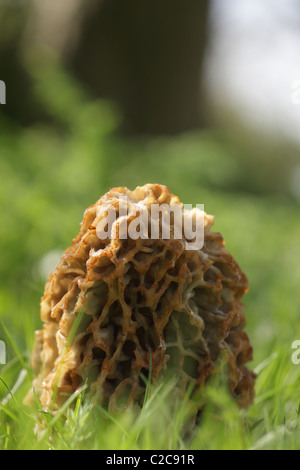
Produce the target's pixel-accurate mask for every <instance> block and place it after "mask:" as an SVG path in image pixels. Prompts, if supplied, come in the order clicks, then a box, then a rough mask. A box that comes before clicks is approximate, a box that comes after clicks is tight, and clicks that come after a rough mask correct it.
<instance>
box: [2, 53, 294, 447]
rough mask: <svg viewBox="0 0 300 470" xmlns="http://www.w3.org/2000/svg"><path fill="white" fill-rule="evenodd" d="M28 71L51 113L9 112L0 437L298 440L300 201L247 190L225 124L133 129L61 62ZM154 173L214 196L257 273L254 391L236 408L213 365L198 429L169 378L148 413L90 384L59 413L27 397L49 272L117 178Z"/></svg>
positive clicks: (228, 230) (51, 442)
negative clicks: (107, 397)
mask: <svg viewBox="0 0 300 470" xmlns="http://www.w3.org/2000/svg"><path fill="white" fill-rule="evenodd" d="M47 63H48V62H47ZM31 70H32V73H33V74H34V75H35V77H36V83H37V87H36V93H37V94H38V95H39V96H40V99H41V101H42V102H43V103H44V105H45V107H46V108H47V110H48V112H49V116H50V117H51V119H50V121H49V123H48V124H40V125H35V126H32V127H29V128H25V129H20V128H19V127H18V126H17V125H16V124H15V123H12V122H9V121H8V120H6V119H4V118H3V117H1V115H0V124H1V126H0V174H1V176H2V184H1V186H0V201H1V206H2V208H3V209H2V214H1V226H0V240H1V247H2V250H1V264H0V278H1V283H0V320H1V322H0V340H3V341H5V343H6V347H7V358H8V360H7V364H6V365H2V366H1V365H0V449H123V450H125V449H185V448H186V449H244V450H245V449H299V448H300V428H299V415H300V399H299V386H300V366H296V365H294V364H293V363H292V360H291V356H292V353H293V352H294V350H293V349H292V343H293V342H294V341H295V340H298V339H300V317H299V311H300V296H299V294H298V291H299V285H300V266H299V259H300V217H299V216H300V208H299V206H297V205H295V204H294V203H293V202H292V201H290V200H289V198H288V197H286V198H283V197H279V196H278V195H277V194H276V191H275V190H274V191H273V192H272V193H269V194H265V195H261V194H257V193H255V192H254V191H253V192H252V193H251V192H250V191H248V192H245V191H243V190H239V191H238V190H237V189H236V188H237V187H238V184H237V181H240V179H241V175H242V177H243V178H244V179H245V169H244V166H243V161H242V159H241V160H239V159H238V158H236V157H232V155H231V152H230V148H228V147H226V146H225V145H224V144H223V142H222V139H220V136H218V134H217V133H213V132H200V133H191V134H187V135H184V136H181V137H175V138H161V139H155V140H151V141H149V140H145V139H140V140H139V141H135V142H133V141H131V140H128V139H125V138H122V137H121V136H120V135H118V133H117V132H116V131H117V128H118V122H119V117H118V115H117V114H116V112H115V111H112V110H111V108H110V107H108V106H107V105H106V104H105V103H101V102H99V103H98V102H91V101H90V100H89V98H88V96H86V94H85V93H84V92H82V91H81V90H78V88H77V85H76V84H74V83H73V82H72V79H71V78H70V77H68V76H67V75H65V74H64V72H63V71H62V70H61V69H60V68H59V66H58V65H57V64H55V63H53V64H52V66H51V67H50V68H49V69H48V68H47V67H45V66H42V67H38V66H36V65H35V66H32V69H31ZM58 89H59V90H60V93H57V90H58ZM64 91H65V92H64ZM258 171H259V169H258ZM146 182H160V183H163V184H166V185H167V186H169V188H170V189H171V190H172V191H173V192H174V193H176V194H177V195H178V196H179V197H180V198H181V199H182V201H183V202H186V203H193V204H196V203H204V204H205V208H206V211H207V212H209V213H213V214H214V215H215V216H216V223H215V229H216V230H219V231H221V232H222V234H223V235H224V237H225V240H226V241H227V247H228V249H229V250H230V251H231V253H232V254H233V255H234V256H235V258H236V259H237V260H238V261H239V263H240V265H241V267H242V268H243V270H244V271H245V272H246V274H247V276H248V278H249V283H250V292H249V294H247V295H246V297H245V305H246V313H247V319H248V326H247V332H248V334H249V336H250V338H251V341H252V344H253V346H254V360H253V363H252V364H251V365H250V366H251V367H252V368H253V369H255V370H256V372H257V374H258V378H257V383H256V399H255V403H254V404H253V406H252V407H250V409H249V410H248V411H247V412H244V411H241V410H239V409H238V408H237V406H236V404H235V402H234V401H233V400H232V399H231V397H230V396H229V395H228V393H227V391H226V387H224V385H223V382H222V378H220V377H219V378H218V377H216V378H214V380H213V381H212V382H211V383H210V385H209V386H208V388H207V389H206V391H205V395H206V397H205V399H206V402H207V406H206V407H205V409H204V412H203V413H202V416H201V422H200V425H199V427H197V428H196V429H195V431H194V432H193V433H192V434H190V435H189V437H188V438H186V437H184V436H186V432H185V430H186V426H187V423H188V420H189V419H190V416H189V412H190V407H189V400H186V401H180V400H178V399H176V397H175V398H174V400H171V399H170V397H171V396H172V393H173V392H172V391H173V389H174V383H172V382H167V383H162V384H158V386H157V387H155V388H153V387H152V386H150V385H149V384H148V386H147V394H146V398H145V403H144V406H143V409H142V411H141V412H140V413H137V412H136V411H134V410H131V411H127V412H123V413H119V414H117V415H111V414H110V413H108V412H107V411H106V410H104V409H102V408H101V407H99V406H98V405H95V404H92V403H91V402H90V401H89V400H88V399H87V397H86V395H85V386H83V388H81V389H80V390H78V391H77V392H76V393H75V394H74V395H73V396H72V397H70V398H69V400H68V401H67V402H66V404H65V405H64V407H63V408H61V410H60V411H59V413H58V414H57V415H56V416H55V417H53V416H51V415H48V414H47V413H44V412H43V411H42V410H41V408H40V406H39V403H38V401H36V405H35V406H34V407H32V408H29V407H27V406H25V405H23V404H22V403H23V399H24V396H25V394H26V393H27V391H28V389H29V387H30V384H31V380H32V373H31V369H30V365H29V359H30V354H31V350H32V346H33V340H34V330H35V329H37V328H40V327H41V321H40V317H39V302H40V297H41V295H42V293H43V288H44V284H45V281H46V273H47V272H48V271H49V270H50V269H51V268H52V267H54V266H53V264H54V263H55V260H56V259H57V256H58V255H59V254H60V253H61V252H62V250H64V249H65V248H66V247H67V246H69V244H70V242H71V240H72V238H73V237H74V236H75V235H76V233H77V231H78V229H79V222H80V221H81V220H82V215H83V211H84V209H85V208H86V207H87V206H88V205H90V204H91V203H93V202H94V201H95V200H97V199H98V198H99V197H100V196H101V195H102V194H103V193H104V192H106V191H107V190H108V189H109V188H110V187H112V186H120V185H125V186H128V187H130V188H134V187H135V186H137V185H142V184H144V183H146ZM248 186H249V187H251V181H249V184H248ZM170 403H171V404H170ZM65 417H67V419H65ZM37 426H38V427H39V429H40V432H39V433H38V435H36V434H35V430H36V428H37Z"/></svg>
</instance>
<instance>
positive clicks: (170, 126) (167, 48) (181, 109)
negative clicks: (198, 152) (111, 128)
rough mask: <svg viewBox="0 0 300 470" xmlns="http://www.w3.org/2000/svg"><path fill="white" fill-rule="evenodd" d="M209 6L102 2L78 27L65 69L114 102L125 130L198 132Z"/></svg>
mask: <svg viewBox="0 0 300 470" xmlns="http://www.w3.org/2000/svg"><path fill="white" fill-rule="evenodd" d="M208 6H209V0H201V1H200V0H125V1H124V0H103V1H102V2H100V3H99V5H98V7H97V8H96V9H94V10H93V11H92V12H91V14H90V15H89V16H88V17H86V19H85V20H84V22H83V24H82V25H81V32H80V36H79V42H78V47H77V49H76V50H75V51H74V52H73V54H71V56H69V65H70V67H71V69H72V70H73V71H74V72H75V74H76V75H77V76H78V77H79V78H80V79H81V80H82V81H83V82H84V83H86V84H87V85H88V86H89V88H90V90H91V91H92V93H93V94H94V95H95V96H97V97H99V96H100V97H108V98H112V99H114V100H115V101H116V102H117V103H118V104H119V105H120V107H121V110H122V111H123V113H124V115H125V127H126V130H127V131H133V132H138V133H154V134H156V133H159V134H161V133H167V134H174V133H178V132H182V131H185V130H188V129H192V128H197V127H201V126H203V125H204V123H205V111H204V109H203V100H202V99H201V80H200V77H201V70H202V67H203V57H204V52H205V46H206V39H207V19H208Z"/></svg>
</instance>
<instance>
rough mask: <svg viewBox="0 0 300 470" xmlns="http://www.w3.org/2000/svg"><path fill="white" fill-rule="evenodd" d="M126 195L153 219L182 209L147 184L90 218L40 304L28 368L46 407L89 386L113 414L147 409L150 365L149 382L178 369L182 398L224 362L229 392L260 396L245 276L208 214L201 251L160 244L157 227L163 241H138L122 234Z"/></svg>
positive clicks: (244, 401) (108, 198)
mask: <svg viewBox="0 0 300 470" xmlns="http://www.w3.org/2000/svg"><path fill="white" fill-rule="evenodd" d="M124 197H126V198H127V207H129V208H130V207H131V206H133V205H134V206H135V207H136V205H137V204H138V205H140V206H141V205H142V206H141V207H143V209H145V208H146V210H147V211H148V213H149V214H150V206H151V205H152V204H159V205H161V204H166V205H168V206H172V207H174V205H179V206H180V207H182V204H181V203H180V201H179V199H178V198H177V197H175V196H174V195H173V194H172V193H171V192H170V191H169V190H168V188H166V187H165V186H161V185H157V184H156V185H152V184H147V185H145V186H143V187H138V188H136V189H135V190H134V191H129V190H128V189H127V188H124V187H121V188H115V189H112V190H111V191H109V192H108V193H107V194H105V195H104V196H103V197H102V198H101V199H99V201H97V202H96V204H94V205H92V206H91V207H89V208H88V209H87V210H86V211H85V214H84V219H83V222H82V223H81V230H80V232H79V234H78V235H77V237H76V238H75V239H74V240H73V243H72V245H71V247H70V248H68V249H67V250H66V251H65V252H64V254H63V256H62V258H61V260H60V262H59V264H58V266H57V268H56V269H55V270H54V272H53V273H52V274H51V275H50V277H49V280H48V282H47V284H46V287H45V293H44V296H43V298H42V301H41V319H42V321H43V329H42V330H41V331H38V332H37V333H36V343H35V348H34V352H33V357H32V367H33V369H34V371H35V374H36V376H35V379H34V382H33V389H34V390H35V393H36V394H37V396H38V398H39V399H40V402H41V405H42V407H43V409H45V410H53V409H55V408H57V407H58V406H59V405H60V403H62V402H63V401H64V400H65V399H66V398H67V397H68V396H69V394H72V393H73V392H74V391H75V390H76V389H78V387H80V385H81V384H83V383H85V381H86V380H87V381H88V384H89V389H90V393H91V395H92V396H93V397H94V399H96V400H98V401H99V402H100V403H102V404H103V405H105V406H108V407H109V409H111V410H113V409H116V408H120V407H128V406H130V405H132V404H135V405H141V404H142V403H143V398H144V393H145V387H146V385H145V381H144V380H142V379H141V377H142V375H143V376H146V377H147V376H148V374H149V368H150V363H151V379H152V382H155V381H156V380H157V379H159V378H160V377H162V375H163V374H167V373H168V371H172V373H173V374H176V376H177V377H178V381H177V387H178V390H179V391H181V392H182V393H185V391H186V389H187V387H188V385H189V384H190V383H191V382H192V383H193V384H194V388H196V389H199V388H201V387H203V385H204V384H205V382H206V380H207V378H208V377H209V376H211V375H212V374H213V373H214V371H215V369H216V362H217V360H218V359H220V358H223V359H224V361H225V362H227V364H228V383H229V389H230V391H231V392H232V394H233V396H234V397H235V398H236V399H237V401H238V403H239V404H240V405H241V406H244V407H247V406H248V405H249V404H250V403H251V402H252V400H253V395H254V374H253V373H252V372H251V371H249V370H248V369H247V368H246V367H245V364H246V363H247V362H248V361H249V360H251V358H252V347H251V345H250V343H249V340H248V337H247V335H246V333H245V332H244V331H243V330H244V327H245V315H244V308H243V305H242V303H241V300H242V297H243V294H244V293H245V292H246V291H247V279H246V276H245V275H244V274H243V272H242V271H241V269H240V267H239V266H238V264H237V263H236V261H235V260H234V259H233V257H232V256H231V255H230V254H229V253H228V252H227V251H226V249H225V248H224V245H225V243H224V241H223V238H222V236H221V234H220V233H214V232H212V231H211V230H210V229H211V226H212V224H213V217H212V216H208V215H207V214H205V213H204V245H203V247H202V248H201V249H199V250H188V249H186V244H185V241H184V239H181V240H180V239H174V237H171V239H164V238H163V237H162V234H161V226H160V233H159V236H158V238H157V239H153V238H151V237H147V238H138V239H136V240H134V239H132V238H130V237H129V236H128V237H124V236H121V235H120V231H121V228H120V227H121V225H120V219H121V218H120V217H119V216H120V198H124ZM107 207H109V208H114V210H115V212H116V217H117V218H116V224H115V230H113V231H112V234H111V236H110V237H108V236H107V237H106V238H105V239H104V238H103V237H102V238H101V237H99V236H98V235H99V234H98V232H97V227H99V223H100V222H101V221H103V219H104V217H105V215H107V212H106V209H107ZM129 214H130V211H129ZM134 217H135V216H134V215H132V214H131V215H129V216H128V218H127V225H125V227H127V228H128V221H129V219H130V220H134ZM122 227H123V229H122V230H123V235H124V224H123V226H122ZM125 232H126V230H125ZM31 393H32V392H31Z"/></svg>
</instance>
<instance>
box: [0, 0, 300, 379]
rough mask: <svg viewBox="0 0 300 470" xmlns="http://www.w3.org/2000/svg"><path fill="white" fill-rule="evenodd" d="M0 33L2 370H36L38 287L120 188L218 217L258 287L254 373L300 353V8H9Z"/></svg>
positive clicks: (253, 299) (206, 3)
mask: <svg viewBox="0 0 300 470" xmlns="http://www.w3.org/2000/svg"><path fill="white" fill-rule="evenodd" d="M0 25H1V28H0V80H3V81H4V82H5V83H6V93H7V96H6V104H5V105H0V175H1V185H0V201H1V208H2V210H1V224H0V242H1V263H0V277H1V283H0V320H2V321H3V324H4V325H5V328H6V330H5V331H4V330H3V324H2V329H1V327H0V339H5V340H6V341H7V340H8V338H7V332H10V335H11V338H12V339H13V342H12V341H11V342H9V341H8V342H9V344H10V346H9V348H8V359H10V358H12V357H13V356H14V355H15V351H14V350H13V349H14V348H13V347H12V346H11V345H12V344H14V345H15V346H16V345H17V347H18V350H19V351H20V352H21V354H24V355H25V356H29V354H30V350H31V348H32V343H33V339H34V335H33V331H34V329H36V328H39V327H40V325H41V322H40V317H39V302H40V297H41V295H42V293H43V288H44V284H45V282H46V279H47V277H48V274H49V272H50V271H51V269H53V268H54V266H55V264H56V262H57V260H58V259H59V256H60V255H61V253H62V251H63V250H64V249H65V248H67V247H68V246H69V245H70V243H71V240H72V238H74V237H75V235H76V234H77V232H78V230H79V223H80V221H81V220H82V216H83V212H84V210H85V209H86V207H88V206H89V205H91V204H92V203H94V202H95V201H96V200H97V199H98V198H99V197H100V196H101V195H103V194H104V193H105V192H107V191H108V190H109V189H110V188H111V187H113V186H128V187H129V188H131V189H134V188H135V187H136V186H137V185H143V184H145V183H148V182H151V183H161V184H165V185H167V186H168V187H169V188H170V190H171V191H172V192H173V193H175V194H177V195H178V196H179V197H180V199H181V200H182V201H183V202H184V203H189V204H197V203H198V204H205V209H206V211H207V212H208V213H211V214H214V215H215V216H216V222H215V229H216V230H217V231H221V232H222V234H223V235H224V238H225V240H226V241H227V247H228V249H229V250H230V251H231V253H232V254H233V255H234V257H235V258H236V259H237V260H238V262H239V263H240V265H241V267H242V269H243V270H244V271H245V272H246V274H247V276H248V278H249V283H250V292H249V294H247V296H246V297H245V304H246V309H247V318H248V327H247V331H248V333H249V335H250V337H251V340H252V343H253V345H254V351H255V354H254V364H255V365H257V364H259V363H260V362H261V361H264V360H265V359H266V358H268V357H269V356H270V355H271V354H274V353H276V352H277V351H279V350H281V349H283V350H284V351H285V352H286V354H287V355H289V354H291V344H292V342H293V341H294V340H296V339H299V337H300V316H299V311H300V299H299V294H298V291H299V283H300V266H299V259H300V207H299V203H300V133H299V129H300V27H299V26H300V8H299V2H298V1H297V0H285V1H283V0H265V1H264V2H262V1H261V0H226V2H224V1H223V0H201V1H200V0H184V1H183V0H126V1H124V0H89V1H84V0H64V1H63V2H62V1H58V0H51V1H49V0H48V1H47V0H31V1H30V0H0ZM11 367H13V366H11ZM17 367H18V365H17V364H16V368H17ZM291 367H296V366H293V365H291ZM299 370H300V369H299ZM10 382H12V383H13V375H12V374H10V375H9V377H8V378H7V383H8V385H10Z"/></svg>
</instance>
